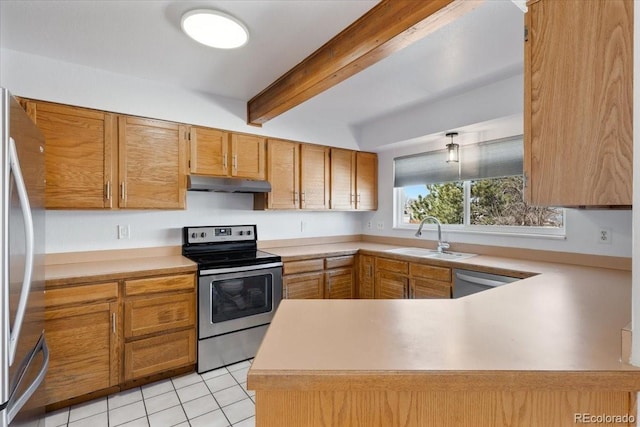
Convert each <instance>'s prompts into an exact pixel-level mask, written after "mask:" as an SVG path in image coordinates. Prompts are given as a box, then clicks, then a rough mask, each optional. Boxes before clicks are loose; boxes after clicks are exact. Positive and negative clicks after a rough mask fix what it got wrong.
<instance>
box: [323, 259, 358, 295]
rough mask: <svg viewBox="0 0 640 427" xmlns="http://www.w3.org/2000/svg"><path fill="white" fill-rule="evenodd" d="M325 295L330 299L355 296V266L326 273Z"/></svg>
mask: <svg viewBox="0 0 640 427" xmlns="http://www.w3.org/2000/svg"><path fill="white" fill-rule="evenodd" d="M324 280H325V292H324V297H325V298H330V299H351V298H353V296H354V274H353V268H351V267H347V268H339V269H335V270H331V271H327V272H326V273H325V279H324Z"/></svg>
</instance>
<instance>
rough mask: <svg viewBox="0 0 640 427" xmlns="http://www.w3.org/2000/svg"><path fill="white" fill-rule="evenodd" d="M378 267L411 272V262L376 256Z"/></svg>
mask: <svg viewBox="0 0 640 427" xmlns="http://www.w3.org/2000/svg"><path fill="white" fill-rule="evenodd" d="M376 269H377V270H386V271H392V272H394V273H402V274H409V263H408V262H406V261H397V260H395V259H387V258H376Z"/></svg>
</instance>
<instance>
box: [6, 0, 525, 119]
mask: <svg viewBox="0 0 640 427" xmlns="http://www.w3.org/2000/svg"><path fill="white" fill-rule="evenodd" d="M376 3H377V0H279V1H275V0H254V1H243V0H233V1H151V0H137V1H121V0H92V1H77V0H71V1H67V0H49V1H36V0H21V1H12V0H0V47H3V48H8V49H12V50H16V51H22V52H27V53H31V54H36V55H42V56H46V57H51V58H55V59H58V60H62V61H67V62H71V63H76V64H81V65H85V66H88V67H93V68H98V69H103V70H107V71H110V72H114V73H119V74H125V75H130V76H134V77H139V78H144V79H150V80H155V81H159V82H162V83H165V84H169V85H175V86H179V87H183V88H186V89H190V90H196V91H201V92H205V93H210V94H213V95H218V96H223V97H229V98H234V99H240V100H242V101H247V100H249V99H250V98H251V97H253V96H254V95H256V94H257V93H258V92H260V91H261V90H262V89H264V88H265V87H266V86H268V85H269V84H270V83H272V82H273V81H274V80H276V79H277V78H278V77H279V76H280V75H282V74H283V73H284V72H286V71H287V70H289V69H290V68H292V67H293V66H294V65H296V64H297V63H298V62H300V61H301V60H302V59H304V58H305V57H306V56H308V55H309V54H310V53H311V52H313V51H314V50H315V49H317V48H318V47H320V46H321V45H322V44H324V43H325V42H326V41H328V40H329V39H331V38H332V37H333V36H334V35H335V34H337V33H339V32H340V31H341V30H342V29H344V28H345V27H346V26H348V25H349V24H350V23H351V22H353V21H354V20H356V19H357V18H358V17H360V16H361V15H362V14H364V13H365V12H366V11H367V10H369V9H370V8H371V7H373V6H374V5H375V4H376ZM202 7H211V8H215V9H218V10H221V11H224V12H227V13H229V14H231V15H233V16H235V17H237V18H239V19H240V20H242V21H243V22H244V23H245V24H246V25H247V27H248V28H249V31H250V41H249V43H248V45H246V46H245V47H243V48H241V49H238V50H231V51H226V50H215V49H211V48H207V47H205V46H202V45H200V44H198V43H195V42H193V41H192V40H190V39H189V38H187V37H186V36H185V35H184V34H183V33H182V32H181V30H180V17H181V15H182V14H183V13H184V12H185V11H188V10H192V9H195V8H202ZM522 37H523V14H522V11H521V10H520V9H518V7H516V6H515V5H514V4H513V3H512V2H511V1H510V0H487V1H486V2H485V3H483V4H482V5H481V6H480V7H479V8H477V9H476V10H474V11H472V12H470V13H468V14H467V15H465V16H464V17H462V18H460V19H458V20H457V21H455V22H454V23H453V24H450V25H449V26H447V27H444V28H443V29H441V30H439V31H437V32H436V33H434V34H432V35H430V36H428V37H427V38H425V39H423V40H422V41H419V42H417V43H414V44H413V45H411V46H409V47H408V48H406V49H404V50H403V51H401V52H398V53H396V54H394V55H392V56H391V57H389V58H387V59H385V60H383V61H381V62H379V63H377V64H375V65H374V66H372V67H370V68H368V69H366V70H364V71H363V72H361V73H359V74H357V75H356V76H354V77H352V78H350V79H349V80H347V81H345V82H343V83H341V84H339V85H337V86H335V87H334V88H332V89H330V90H328V91H326V92H324V93H323V94H320V95H319V96H317V97H315V98H313V99H312V100H310V101H307V102H306V103H304V104H302V105H300V106H298V107H296V108H294V109H293V110H291V111H289V112H287V113H285V114H283V115H282V116H280V117H278V118H276V119H274V121H275V120H282V119H283V118H286V120H295V119H298V118H299V119H303V118H305V117H307V118H308V117H316V118H317V117H321V118H322V119H323V120H327V121H330V122H335V123H341V124H343V125H345V126H349V127H351V128H357V127H362V126H366V124H367V123H369V122H372V121H375V120H377V119H379V118H381V117H384V116H386V115H389V114H391V113H392V112H396V111H398V110H401V109H406V108H410V107H411V106H412V105H423V104H425V103H429V102H433V101H435V100H438V99H442V98H443V97H447V96H452V95H455V94H458V93H461V92H463V91H466V90H470V89H473V88H475V87H478V86H482V85H486V84H489V83H492V82H495V81H498V80H501V79H504V78H506V77H509V76H513V75H515V74H518V73H521V72H522V57H523V53H522V46H523V41H522ZM265 126H268V123H267V124H266V125H265Z"/></svg>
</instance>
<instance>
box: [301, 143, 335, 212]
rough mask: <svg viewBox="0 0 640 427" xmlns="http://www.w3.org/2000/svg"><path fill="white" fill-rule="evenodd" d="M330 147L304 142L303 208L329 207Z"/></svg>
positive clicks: (302, 156) (302, 154) (302, 152)
mask: <svg viewBox="0 0 640 427" xmlns="http://www.w3.org/2000/svg"><path fill="white" fill-rule="evenodd" d="M329 162H330V157H329V147H321V146H318V145H308V144H302V146H301V148H300V201H301V207H302V209H329V195H330V193H329V173H330V167H329Z"/></svg>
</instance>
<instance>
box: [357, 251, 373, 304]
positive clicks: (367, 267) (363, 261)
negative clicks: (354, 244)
mask: <svg viewBox="0 0 640 427" xmlns="http://www.w3.org/2000/svg"><path fill="white" fill-rule="evenodd" d="M373 271H374V258H373V256H371V255H358V298H366V299H371V298H373V297H374V292H373V289H374V281H375V280H374V275H373Z"/></svg>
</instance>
